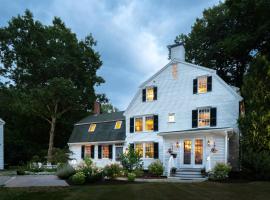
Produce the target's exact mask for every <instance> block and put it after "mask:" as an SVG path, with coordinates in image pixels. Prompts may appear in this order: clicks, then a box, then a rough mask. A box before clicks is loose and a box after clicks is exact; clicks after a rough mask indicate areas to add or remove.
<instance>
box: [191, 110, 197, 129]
mask: <svg viewBox="0 0 270 200" xmlns="http://www.w3.org/2000/svg"><path fill="white" fill-rule="evenodd" d="M197 127H198V110H192V128H197Z"/></svg>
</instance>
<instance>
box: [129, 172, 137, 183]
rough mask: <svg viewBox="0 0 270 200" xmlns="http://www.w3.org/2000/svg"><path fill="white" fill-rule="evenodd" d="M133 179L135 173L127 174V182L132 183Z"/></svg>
mask: <svg viewBox="0 0 270 200" xmlns="http://www.w3.org/2000/svg"><path fill="white" fill-rule="evenodd" d="M135 178H136V174H135V173H133V172H131V173H128V181H130V182H133V181H135Z"/></svg>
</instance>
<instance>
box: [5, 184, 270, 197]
mask: <svg viewBox="0 0 270 200" xmlns="http://www.w3.org/2000/svg"><path fill="white" fill-rule="evenodd" d="M0 199H1V200H6V199H8V200H12V199H25V200H26V199H27V200H31V199H35V200H36V199H38V200H43V199H44V200H45V199H46V200H54V199H57V200H61V199H66V200H77V199H78V200H83V199H91V200H92V199H109V200H114V199H115V200H116V199H117V200H121V199H124V200H132V199H140V200H143V199H147V200H151V199H154V200H158V199H178V200H181V199H183V200H190V199H194V200H204V199H207V200H208V199H215V200H224V199H229V200H233V199H237V200H241V199H243V200H249V199H250V200H257V199H258V200H259V199H265V200H266V199H270V182H250V183H213V182H204V183H128V184H124V183H123V184H114V185H112V184H104V185H102V184H100V185H85V186H71V187H66V188H57V187H43V188H14V189H13V188H0Z"/></svg>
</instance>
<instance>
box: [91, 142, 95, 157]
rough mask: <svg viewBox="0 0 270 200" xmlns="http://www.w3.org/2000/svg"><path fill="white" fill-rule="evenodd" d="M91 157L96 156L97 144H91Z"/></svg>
mask: <svg viewBox="0 0 270 200" xmlns="http://www.w3.org/2000/svg"><path fill="white" fill-rule="evenodd" d="M91 158H92V159H94V158H95V145H91Z"/></svg>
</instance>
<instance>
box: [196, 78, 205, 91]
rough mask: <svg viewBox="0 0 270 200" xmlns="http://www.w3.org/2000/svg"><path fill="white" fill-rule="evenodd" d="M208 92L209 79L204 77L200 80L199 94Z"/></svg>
mask: <svg viewBox="0 0 270 200" xmlns="http://www.w3.org/2000/svg"><path fill="white" fill-rule="evenodd" d="M206 92H207V77H206V76H202V77H199V78H198V93H206Z"/></svg>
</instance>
